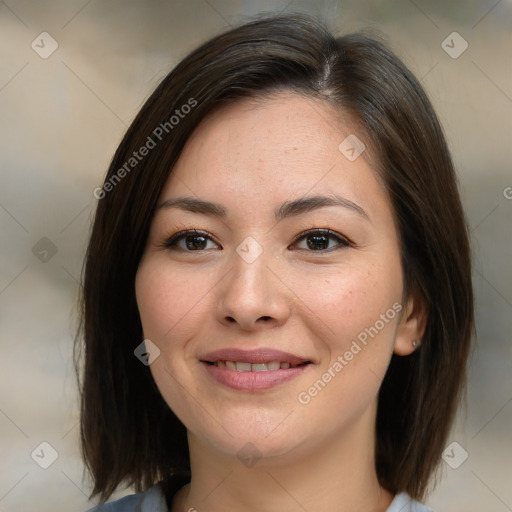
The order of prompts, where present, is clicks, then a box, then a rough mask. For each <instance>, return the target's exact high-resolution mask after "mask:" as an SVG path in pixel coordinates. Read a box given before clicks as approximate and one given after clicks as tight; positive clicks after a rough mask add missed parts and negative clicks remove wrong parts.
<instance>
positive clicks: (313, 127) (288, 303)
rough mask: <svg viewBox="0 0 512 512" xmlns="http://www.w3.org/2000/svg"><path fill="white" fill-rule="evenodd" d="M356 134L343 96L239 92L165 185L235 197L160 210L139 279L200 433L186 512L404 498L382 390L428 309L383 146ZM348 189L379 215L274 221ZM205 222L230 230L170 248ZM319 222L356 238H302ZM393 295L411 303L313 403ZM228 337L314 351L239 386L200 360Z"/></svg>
mask: <svg viewBox="0 0 512 512" xmlns="http://www.w3.org/2000/svg"><path fill="white" fill-rule="evenodd" d="M349 133H357V132H355V131H351V130H350V129H349V128H347V127H346V126H344V123H343V122H342V121H340V115H339V113H336V112H334V111H333V110H332V109H331V108H330V107H329V106H328V105H326V104H325V103H322V102H320V101H317V100H313V99H309V98H304V97H301V96H298V95H295V94H291V93H290V94H285V93H279V94H277V95H273V96H269V97H268V98H265V99H264V100H261V99H260V100H259V101H257V102H255V101H249V100H244V101H242V102H239V103H236V104H230V105H229V106H227V107H223V109H221V110H218V111H216V112H215V113H214V114H213V115H211V116H210V117H208V118H207V119H206V120H203V122H202V123H201V124H200V126H199V127H198V129H197V130H196V131H195V132H194V134H193V136H192V137H191V138H190V139H189V140H188V142H187V144H186V146H185V148H184V151H183V153H182V155H181V157H180V159H179V161H178V162H177V164H176V166H175V168H174V169H173V171H172V173H171V174H170V176H169V178H168V180H167V182H166V184H165V186H164V188H163V190H162V192H161V196H160V198H159V203H158V204H161V203H162V202H163V201H165V200H167V199H171V198H177V197H183V196H186V197H195V198H200V199H203V200H207V201H213V202H216V203H220V204H221V205H222V206H223V207H224V208H225V209H226V210H227V215H226V217H225V218H224V219H219V218H216V217H213V216H208V215H204V214H200V213H193V212H187V211H184V210H182V209H179V208H160V209H157V211H156V214H155V216H154V219H153V220H152V224H151V229H150V233H149V237H148V240H147V245H146V249H145V252H144V255H143V257H142V260H141V263H140V266H139V269H138V273H137V278H136V296H137V302H138V307H139V311H140V315H141V320H142V325H143V330H144V337H145V338H149V339H150V340H152V341H153V343H155V344H156V345H157V346H158V347H159V349H160V351H161V354H160V356H159V357H158V358H157V359H156V360H155V361H154V362H153V363H152V365H151V371H152V374H153V376H154V379H155V381H156V383H157V385H158V388H159V389H160V391H161V393H162V395H163V397H164V398H165V400H166V402H167V404H168V405H169V407H170V408H171V409H172V410H173V411H174V412H175V414H176V415H177V416H178V417H179V418H180V420H181V421H182V422H183V424H184V425H185V426H186V428H187V432H188V441H189V449H190V460H191V468H192V479H191V483H190V484H189V485H187V486H185V487H184V488H182V489H181V491H180V492H179V493H178V494H177V495H176V497H175V499H174V501H173V506H172V512H178V511H188V510H189V509H190V508H195V509H197V510H198V511H201V512H217V511H225V510H233V511H242V510H243V511H248V512H251V511H266V512H274V511H280V512H283V511H290V512H291V511H296V510H299V509H302V508H301V507H303V509H305V510H308V511H311V512H312V511H322V510H337V511H347V512H348V511H350V512H355V511H365V512H368V511H375V512H377V511H385V510H386V509H387V507H388V506H389V504H390V503H391V501H392V499H393V495H391V494H390V493H389V492H388V491H386V490H385V489H383V488H381V486H380V485H379V482H378V480H377V476H376V472H375V467H374V459H373V454H374V446H375V435H374V427H375V418H376V407H377V393H378V390H379V387H380V384H381V381H382V379H383V377H384V375H385V372H386V369H387V367H388V364H389V362H390V358H391V356H392V353H393V352H395V353H397V354H399V355H403V356H406V355H408V354H410V353H411V352H412V351H413V350H414V347H413V345H412V340H413V339H416V338H417V339H421V336H422V334H423V330H424V325H425V313H424V309H423V308H422V306H421V304H420V303H419V302H418V301H416V300H414V299H413V298H411V297H409V298H407V299H406V300H404V297H403V279H402V269H401V262H400V247H399V241H398V234H397V231H396V226H395V222H394V219H393V212H392V209H391V206H390V203H389V201H388V198H387V195H386V192H385V190H384V189H383V187H382V185H381V184H380V182H379V181H378V179H377V178H376V176H375V173H374V171H373V170H372V169H371V167H370V164H369V163H368V162H370V159H369V158H367V156H368V155H366V154H365V153H363V155H362V156H361V157H359V158H357V159H356V160H355V161H349V160H348V159H347V158H346V157H345V156H344V155H343V154H342V153H341V152H340V150H339V149H338V146H339V144H340V143H341V142H342V141H343V140H344V139H345V137H346V136H347V135H348V134H349ZM359 137H360V138H361V139H363V136H362V135H359ZM333 193H334V194H336V195H337V196H340V197H343V198H346V199H348V200H350V201H352V202H353V203H356V204H357V205H358V206H359V207H360V208H362V209H363V210H364V211H365V212H366V215H367V218H366V217H365V216H363V215H360V214H358V213H357V212H355V211H354V210H352V209H349V208H346V207H342V206H329V207H322V208H318V209H314V210H311V211H308V212H306V213H302V214H301V215H297V216H293V217H289V218H286V219H283V220H281V221H279V222H277V221H276V219H275V218H274V213H273V212H274V209H276V208H277V207H279V206H280V205H281V204H282V203H284V202H286V201H292V200H294V199H299V198H302V197H303V196H312V195H322V196H329V195H330V194H333ZM194 228H195V229H197V230H201V231H207V232H209V233H211V234H212V235H213V236H214V237H215V240H209V239H207V240H208V241H207V243H206V245H203V246H202V247H201V249H199V250H197V249H196V250H193V249H192V250H190V246H189V249H188V251H187V246H186V244H185V240H184V239H182V240H181V241H180V242H179V243H178V247H176V246H174V247H171V248H168V247H165V246H164V244H165V241H166V240H167V239H168V238H169V236H170V235H173V234H175V233H177V232H179V231H182V230H186V229H194ZM313 228H316V229H327V228H329V229H330V230H332V232H333V233H335V234H336V235H337V236H341V237H346V238H348V239H349V240H350V241H351V244H350V245H349V246H345V245H343V244H340V243H339V241H338V240H337V239H336V238H332V237H329V238H328V239H326V240H325V243H326V245H325V246H322V248H324V247H326V248H327V250H325V249H324V250H318V249H316V248H315V247H313V248H310V247H308V244H307V241H308V239H307V238H302V239H301V240H298V241H297V242H294V237H295V236H296V235H299V234H300V233H302V232H303V231H305V230H308V229H313ZM248 236H250V237H252V238H254V239H255V240H256V241H257V242H258V243H259V244H260V246H261V247H262V249H263V252H262V254H261V255H260V256H259V257H258V258H256V259H255V261H253V262H252V263H247V262H246V261H245V260H244V259H242V257H240V256H239V254H238V253H237V252H236V248H237V246H239V244H240V243H241V242H242V241H243V240H244V239H245V238H246V237H248ZM192 239H193V236H192ZM189 240H190V239H189ZM309 240H310V241H311V237H310V238H309ZM196 241H197V240H196ZM327 242H328V245H327ZM394 303H398V304H402V305H403V309H402V311H401V313H400V314H399V315H397V316H395V317H394V318H393V319H391V320H389V321H388V322H387V323H385V326H384V328H382V329H381V330H380V331H379V332H378V334H377V335H376V336H375V337H374V338H373V339H370V341H369V342H368V344H367V345H366V346H364V348H362V350H361V351H360V352H359V353H357V355H355V356H354V358H353V359H352V360H351V361H350V362H349V363H348V364H347V365H346V366H344V368H343V370H342V371H340V372H339V373H338V374H337V375H336V377H335V378H333V379H332V380H331V381H330V382H329V383H328V384H327V385H326V386H325V388H324V389H322V390H321V392H319V393H318V394H317V396H315V397H313V398H312V399H311V401H310V402H309V403H308V404H302V403H300V402H299V401H298V399H297V397H298V394H299V393H300V392H302V391H305V390H306V391H307V390H308V389H309V388H310V387H311V386H312V385H313V384H314V382H315V381H317V380H318V379H320V378H321V377H322V374H323V373H324V372H326V371H327V370H328V369H329V368H330V367H332V365H333V363H334V362H335V361H336V358H337V357H338V356H339V355H343V354H344V353H345V352H346V351H347V350H349V348H350V346H351V343H352V342H353V340H355V339H357V338H356V337H357V335H358V334H359V333H361V332H362V331H364V329H365V328H368V327H370V326H374V325H375V323H376V321H377V320H378V319H379V318H380V315H381V314H384V313H385V312H386V311H387V310H388V309H389V308H391V307H392V305H393V304H394ZM225 347H236V348H249V349H253V348H260V347H273V348H277V349H280V350H283V351H287V352H291V353H294V354H297V355H299V356H301V357H303V358H305V359H308V360H310V361H312V364H311V365H309V366H308V367H307V369H306V370H305V371H304V372H303V373H302V374H301V375H300V376H298V377H296V378H295V379H293V380H291V381H289V382H287V383H284V384H281V385H279V386H277V387H274V388H272V389H270V390H267V391H264V392H246V391H238V390H233V389H230V388H227V387H224V386H222V385H220V384H218V383H217V382H216V381H215V380H213V379H212V378H211V377H210V376H209V374H208V373H207V372H206V371H205V369H204V368H203V366H202V364H201V363H200V361H199V357H200V355H204V354H205V353H206V352H209V351H212V350H216V349H220V348H225ZM248 442H251V443H252V444H253V445H254V446H256V447H257V450H258V451H259V454H260V455H261V457H262V458H261V459H259V460H258V461H257V463H256V464H255V465H254V466H252V467H247V466H245V465H244V464H243V463H242V461H241V460H240V459H239V457H237V452H238V451H239V450H240V449H241V448H242V447H243V446H244V445H246V443H248Z"/></svg>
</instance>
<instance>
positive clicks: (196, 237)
mask: <svg viewBox="0 0 512 512" xmlns="http://www.w3.org/2000/svg"><path fill="white" fill-rule="evenodd" d="M209 242H212V243H213V244H214V245H215V246H214V247H208V243H209ZM164 246H165V247H166V248H167V249H180V250H182V251H188V252H193V251H199V252H202V251H204V250H205V249H218V248H219V247H218V245H217V244H216V243H215V242H214V241H213V239H212V237H211V236H209V235H208V234H207V233H203V232H200V231H196V230H194V231H181V232H180V233H176V234H175V235H173V236H171V238H169V239H168V240H167V241H166V242H165V244H164Z"/></svg>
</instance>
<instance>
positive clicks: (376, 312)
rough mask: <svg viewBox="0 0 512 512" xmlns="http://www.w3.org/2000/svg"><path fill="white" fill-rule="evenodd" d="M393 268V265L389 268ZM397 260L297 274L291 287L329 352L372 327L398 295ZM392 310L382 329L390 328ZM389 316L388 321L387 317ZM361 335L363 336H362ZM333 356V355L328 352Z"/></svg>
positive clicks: (338, 348) (393, 322)
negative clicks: (319, 273)
mask: <svg viewBox="0 0 512 512" xmlns="http://www.w3.org/2000/svg"><path fill="white" fill-rule="evenodd" d="M391 267H393V268H391ZM400 275H401V270H400V265H399V262H397V264H394V265H391V266H389V264H388V265H387V266H386V268H384V267H382V266H381V265H374V266H372V265H358V266H354V265H351V266H350V268H349V267H348V266H347V267H340V268H339V269H337V270H336V271H335V272H333V271H332V269H331V270H330V271H329V273H328V274H327V273H325V274H323V275H318V274H316V275H310V276H307V275H306V276H305V275H304V274H302V275H300V276H299V275H297V276H296V277H295V279H294V281H295V283H294V288H295V290H297V295H298V296H299V297H300V299H301V300H302V301H303V303H304V310H306V309H307V310H309V311H310V312H311V314H310V315H308V318H309V321H310V322H311V325H310V328H311V329H312V330H313V331H316V332H317V333H319V334H320V337H321V338H322V339H323V340H325V341H326V342H327V340H328V343H326V344H327V345H328V348H329V349H330V351H331V352H335V351H336V352H339V351H340V350H344V348H345V346H346V345H347V343H348V344H350V342H351V341H352V340H353V339H355V338H357V336H358V335H359V334H360V333H364V332H366V331H365V330H366V329H368V328H370V327H372V326H374V324H375V323H376V322H377V321H379V319H380V318H381V315H383V314H384V315H385V316H386V312H387V311H388V310H389V309H390V308H392V306H393V304H394V303H395V302H396V301H400V299H401V295H402V280H401V278H400ZM395 316H396V315H395V311H394V310H392V311H391V312H390V314H389V315H388V316H386V318H385V320H386V322H385V326H384V327H382V326H381V325H380V322H379V324H378V327H382V328H381V329H380V330H382V331H383V332H384V331H386V333H387V332H388V331H390V329H389V328H388V327H390V326H391V327H393V326H394V324H395V321H393V318H395ZM389 317H392V318H391V321H387V320H389ZM362 337H364V335H363V336H362ZM332 355H334V354H332Z"/></svg>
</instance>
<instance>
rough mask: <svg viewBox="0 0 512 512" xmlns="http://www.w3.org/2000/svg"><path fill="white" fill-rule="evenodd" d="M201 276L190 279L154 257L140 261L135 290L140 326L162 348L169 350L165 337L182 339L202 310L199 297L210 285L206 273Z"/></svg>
mask: <svg viewBox="0 0 512 512" xmlns="http://www.w3.org/2000/svg"><path fill="white" fill-rule="evenodd" d="M162 259H163V258H162ZM203 277H204V279H199V278H198V279H191V276H190V275H189V274H187V273H185V272H180V271H179V270H177V269H174V270H173V268H172V266H171V265H168V264H166V262H165V261H159V258H156V257H155V258H153V259H152V260H148V261H146V262H144V261H143V262H142V263H141V265H140V267H139V270H138V272H137V277H136V280H135V290H136V297H137V305H138V308H139V313H140V317H141V322H142V328H143V330H144V336H145V337H147V338H149V339H151V340H152V341H154V342H155V343H157V345H159V347H160V349H161V350H163V349H164V348H165V349H168V346H167V345H168V343H166V342H167V340H168V339H172V338H174V339H183V336H185V335H186V331H187V330H189V329H188V328H187V327H188V326H190V325H191V324H193V323H194V322H193V320H194V317H195V316H197V314H198V313H200V312H201V308H202V305H201V304H202V299H203V298H204V296H205V293H207V291H208V290H209V289H210V288H211V285H209V284H208V282H207V280H208V276H203ZM177 332H179V333H180V335H179V336H176V333H177Z"/></svg>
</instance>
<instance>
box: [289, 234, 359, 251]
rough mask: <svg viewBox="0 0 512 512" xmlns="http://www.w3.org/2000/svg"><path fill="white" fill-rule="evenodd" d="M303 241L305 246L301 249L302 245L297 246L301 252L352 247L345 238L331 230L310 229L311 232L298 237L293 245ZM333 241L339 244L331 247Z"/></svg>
mask: <svg viewBox="0 0 512 512" xmlns="http://www.w3.org/2000/svg"><path fill="white" fill-rule="evenodd" d="M301 240H304V242H302V244H303V246H302V247H301V246H300V245H297V247H298V248H299V249H301V250H304V249H305V250H307V249H311V251H313V252H324V251H331V250H336V249H342V248H345V247H350V246H351V245H352V244H351V242H350V241H349V240H347V239H346V238H345V237H343V236H341V235H339V234H338V233H335V232H333V231H331V230H330V229H310V230H309V231H306V232H304V233H301V234H300V235H298V236H297V237H296V238H295V241H294V242H293V244H292V245H296V244H297V242H299V241H301ZM331 240H335V241H336V242H337V244H336V245H334V246H330V242H331ZM304 243H305V246H304ZM311 251H309V252H311Z"/></svg>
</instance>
